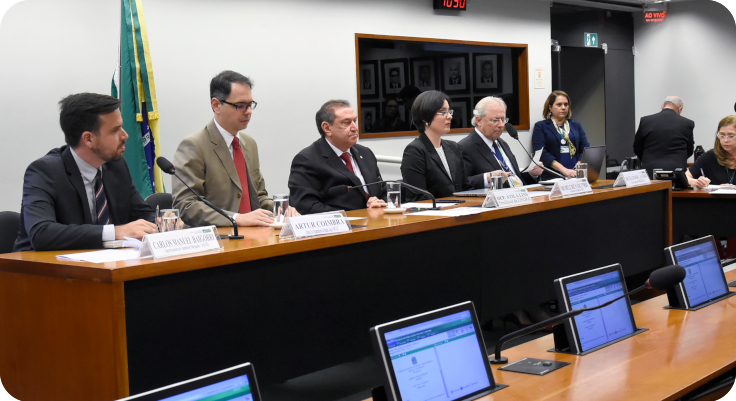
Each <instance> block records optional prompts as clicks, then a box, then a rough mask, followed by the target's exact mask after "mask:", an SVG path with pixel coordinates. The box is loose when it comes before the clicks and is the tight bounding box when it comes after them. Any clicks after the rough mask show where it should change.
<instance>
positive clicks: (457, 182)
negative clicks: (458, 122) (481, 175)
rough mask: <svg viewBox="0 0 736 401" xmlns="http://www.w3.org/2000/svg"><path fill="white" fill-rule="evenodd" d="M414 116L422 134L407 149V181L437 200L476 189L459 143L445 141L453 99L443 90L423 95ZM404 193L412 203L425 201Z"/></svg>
mask: <svg viewBox="0 0 736 401" xmlns="http://www.w3.org/2000/svg"><path fill="white" fill-rule="evenodd" d="M411 116H412V118H413V119H414V125H416V127H417V130H418V131H419V132H420V135H419V137H418V138H417V139H415V140H413V141H412V142H411V143H409V144H408V145H407V146H406V148H405V149H404V155H403V157H402V159H401V176H402V177H403V178H404V182H406V183H407V184H410V185H413V186H415V187H419V188H421V189H424V190H426V191H429V193H431V194H432V195H434V197H435V198H444V197H448V196H452V194H453V192H460V191H467V190H469V189H473V186H472V185H471V184H470V180H469V179H468V176H467V175H466V174H465V166H464V164H463V155H462V153H461V152H460V148H459V147H458V145H457V143H456V142H454V141H448V140H443V139H442V136H443V135H444V134H446V133H448V132H450V124H451V121H452V109H450V98H449V97H448V96H447V95H446V94H444V93H442V92H440V91H427V92H422V94H420V95H419V96H417V98H416V100H414V104H413V105H412V107H411ZM402 192H403V194H404V199H405V200H406V201H409V202H412V201H415V200H421V199H425V198H426V197H425V195H423V194H415V193H413V192H412V191H410V190H405V191H402Z"/></svg>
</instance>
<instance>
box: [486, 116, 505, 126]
mask: <svg viewBox="0 0 736 401" xmlns="http://www.w3.org/2000/svg"><path fill="white" fill-rule="evenodd" d="M488 121H490V122H491V124H498V123H504V124H506V123H507V122H509V118H508V117H506V118H494V119H491V120H488Z"/></svg>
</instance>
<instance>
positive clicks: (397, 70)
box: [388, 67, 400, 75]
mask: <svg viewBox="0 0 736 401" xmlns="http://www.w3.org/2000/svg"><path fill="white" fill-rule="evenodd" d="M394 71H396V75H399V73H400V71H399V69H398V68H395V67H394V68H392V69H390V70H388V75H391V74H393V73H394Z"/></svg>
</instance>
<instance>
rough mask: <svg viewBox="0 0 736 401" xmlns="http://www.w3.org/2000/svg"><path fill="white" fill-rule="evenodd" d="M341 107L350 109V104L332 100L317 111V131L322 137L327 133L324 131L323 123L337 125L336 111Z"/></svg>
mask: <svg viewBox="0 0 736 401" xmlns="http://www.w3.org/2000/svg"><path fill="white" fill-rule="evenodd" d="M340 107H350V102H348V101H347V100H341V99H332V100H328V101H327V102H325V104H323V105H322V107H320V108H319V110H318V111H317V115H316V116H315V120H317V130H319V134H320V135H321V136H325V131H324V130H323V129H322V123H323V122H325V121H327V122H328V123H330V124H334V123H335V109H337V108H340Z"/></svg>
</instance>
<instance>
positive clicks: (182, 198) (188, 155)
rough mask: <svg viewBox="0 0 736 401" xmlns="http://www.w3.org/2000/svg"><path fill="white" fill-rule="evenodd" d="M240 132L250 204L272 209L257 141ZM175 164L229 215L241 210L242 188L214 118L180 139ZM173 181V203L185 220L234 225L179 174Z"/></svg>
mask: <svg viewBox="0 0 736 401" xmlns="http://www.w3.org/2000/svg"><path fill="white" fill-rule="evenodd" d="M238 136H239V138H240V144H241V148H242V149H243V156H244V158H245V164H246V167H247V169H248V187H249V191H250V205H251V208H253V210H255V209H258V208H262V209H268V210H273V200H272V199H271V198H269V197H268V192H267V191H266V182H265V181H264V180H263V175H262V174H261V169H260V163H259V162H258V145H256V141H255V140H254V139H253V138H251V137H250V136H248V135H246V134H244V133H242V132H240V133H238ZM174 167H175V168H176V173H177V174H178V175H179V177H181V179H182V180H184V182H186V183H187V185H189V186H190V187H192V189H193V190H194V191H195V192H197V194H199V195H200V196H202V197H203V198H205V199H207V200H209V201H210V202H212V203H213V204H215V205H217V206H218V207H220V208H221V209H223V210H224V211H225V212H226V213H229V214H230V215H232V214H234V213H237V212H238V207H239V206H240V198H241V197H242V196H243V189H242V188H241V186H240V179H239V178H238V172H237V170H236V169H235V163H234V162H233V158H232V156H230V151H229V150H228V147H227V144H226V143H225V141H224V139H223V138H222V135H221V134H220V131H218V130H217V126H215V121H214V120H210V122H209V123H207V126H205V127H204V129H202V130H201V131H199V132H197V133H194V134H192V135H189V136H188V137H186V138H184V140H183V141H181V143H180V144H179V148H178V149H177V150H176V154H175V155H174ZM171 184H172V185H171V187H172V194H173V196H174V207H175V208H177V209H179V211H180V213H181V218H182V220H184V223H186V224H187V225H190V226H193V227H197V226H206V225H215V226H218V227H223V226H231V223H230V221H228V220H227V219H226V218H225V217H224V216H222V215H221V214H219V213H217V212H216V211H215V210H213V209H211V208H210V207H209V206H207V205H205V204H204V203H202V202H200V201H199V200H198V199H197V198H196V197H195V196H194V194H192V193H191V191H189V190H188V189H187V188H186V187H185V186H184V185H183V184H182V183H181V182H180V181H179V180H178V179H177V178H176V177H172V180H171Z"/></svg>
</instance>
